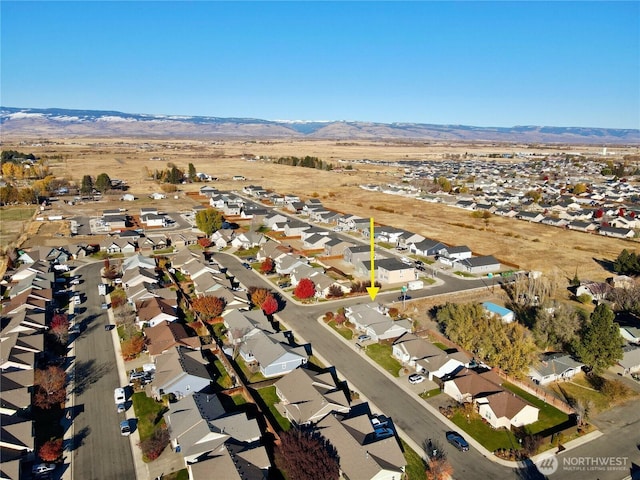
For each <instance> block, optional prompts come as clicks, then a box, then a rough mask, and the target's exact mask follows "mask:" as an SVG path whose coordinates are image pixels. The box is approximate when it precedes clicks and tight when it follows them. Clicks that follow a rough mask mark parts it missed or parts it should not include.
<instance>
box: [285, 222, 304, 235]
mask: <svg viewBox="0 0 640 480" xmlns="http://www.w3.org/2000/svg"><path fill="white" fill-rule="evenodd" d="M309 228H311V225H309V224H308V223H305V222H301V221H299V220H290V221H289V222H287V223H286V224H285V226H284V234H285V236H287V237H300V236H302V232H304V231H305V230H307V229H309Z"/></svg>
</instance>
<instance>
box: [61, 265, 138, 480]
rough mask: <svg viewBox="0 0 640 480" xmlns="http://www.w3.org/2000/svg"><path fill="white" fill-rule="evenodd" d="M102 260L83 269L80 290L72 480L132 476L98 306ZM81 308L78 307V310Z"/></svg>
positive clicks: (110, 350)
mask: <svg viewBox="0 0 640 480" xmlns="http://www.w3.org/2000/svg"><path fill="white" fill-rule="evenodd" d="M101 267H102V263H101V262H99V263H94V264H90V265H87V266H83V267H80V268H78V269H76V270H75V271H74V274H76V275H81V278H82V280H83V283H82V284H81V285H80V288H79V290H80V291H82V292H84V293H85V296H84V298H85V301H84V302H83V303H82V305H79V306H76V313H78V312H80V313H79V314H78V315H77V317H76V324H78V325H81V331H82V333H81V334H80V336H79V338H77V339H76V340H75V353H76V359H75V362H76V369H75V382H76V388H75V392H76V395H75V411H76V412H79V413H77V414H76V418H75V420H74V422H73V428H74V429H75V437H74V439H75V450H74V451H73V462H74V464H73V478H74V479H77V480H111V479H113V480H122V479H131V478H134V476H135V475H134V473H133V472H134V471H135V469H134V464H133V457H132V454H131V447H130V444H129V439H128V438H126V437H123V436H121V435H120V428H119V424H120V421H121V420H124V414H122V413H120V414H119V413H117V412H116V406H115V404H114V400H113V389H114V388H116V387H118V386H120V385H119V381H118V371H117V367H116V360H115V353H114V350H113V342H112V341H111V335H110V333H107V332H105V330H104V325H105V324H106V323H108V317H107V312H106V310H101V309H100V304H101V302H102V297H100V296H98V283H100V268H101ZM78 307H79V308H78Z"/></svg>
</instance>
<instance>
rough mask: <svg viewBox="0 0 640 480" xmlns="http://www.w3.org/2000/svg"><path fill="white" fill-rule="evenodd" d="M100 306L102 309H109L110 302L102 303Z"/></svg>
mask: <svg viewBox="0 0 640 480" xmlns="http://www.w3.org/2000/svg"><path fill="white" fill-rule="evenodd" d="M100 308H101V309H102V310H109V304H108V303H103V304H102V305H100Z"/></svg>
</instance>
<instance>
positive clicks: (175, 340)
mask: <svg viewBox="0 0 640 480" xmlns="http://www.w3.org/2000/svg"><path fill="white" fill-rule="evenodd" d="M144 336H145V337H146V338H147V348H148V350H149V355H150V356H151V358H154V357H155V356H157V355H160V354H162V353H164V352H166V351H167V350H169V349H171V348H175V347H180V346H184V347H188V348H190V349H193V350H198V349H200V337H197V336H195V337H192V336H189V334H188V333H187V331H186V330H185V328H184V326H183V325H182V324H180V323H177V322H167V321H165V322H160V323H158V324H157V325H155V326H153V327H148V328H145V329H144Z"/></svg>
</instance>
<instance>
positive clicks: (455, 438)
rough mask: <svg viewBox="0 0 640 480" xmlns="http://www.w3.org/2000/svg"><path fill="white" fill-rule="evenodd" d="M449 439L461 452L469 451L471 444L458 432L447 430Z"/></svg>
mask: <svg viewBox="0 0 640 480" xmlns="http://www.w3.org/2000/svg"><path fill="white" fill-rule="evenodd" d="M447 441H448V442H449V443H450V444H451V445H453V446H454V447H456V448H457V449H458V450H460V451H461V452H467V451H469V444H468V443H467V441H466V440H465V439H464V438H463V436H462V435H460V434H459V433H457V432H447Z"/></svg>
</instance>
